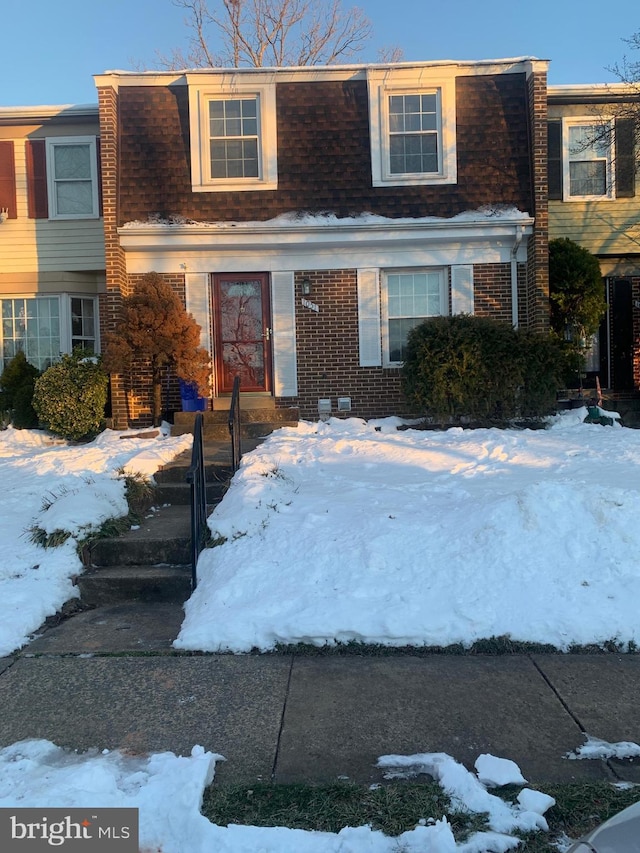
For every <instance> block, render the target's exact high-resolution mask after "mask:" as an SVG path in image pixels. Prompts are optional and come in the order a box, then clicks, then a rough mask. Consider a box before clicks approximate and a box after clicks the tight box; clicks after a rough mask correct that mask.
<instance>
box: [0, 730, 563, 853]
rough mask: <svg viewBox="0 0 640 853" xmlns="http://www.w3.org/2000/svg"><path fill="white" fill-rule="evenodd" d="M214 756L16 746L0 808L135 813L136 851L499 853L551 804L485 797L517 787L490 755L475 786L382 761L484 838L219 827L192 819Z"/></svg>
mask: <svg viewBox="0 0 640 853" xmlns="http://www.w3.org/2000/svg"><path fill="white" fill-rule="evenodd" d="M220 758H221V756H219V755H214V754H212V753H210V752H205V751H204V750H203V749H202V747H197V746H196V747H194V749H193V750H192V754H191V755H190V756H176V755H174V754H173V753H160V754H156V755H152V756H149V757H139V756H135V757H134V756H128V755H125V754H123V753H120V752H111V753H109V752H105V753H103V754H99V753H96V754H95V755H83V756H78V755H76V754H74V753H69V752H65V751H64V750H62V749H60V748H59V747H56V746H55V745H54V744H52V743H50V742H49V741H45V740H32V741H23V742H22V743H18V744H13V745H12V746H10V747H7V748H5V749H3V750H0V808H8V809H14V808H20V807H25V808H26V807H30V808H37V807H46V806H50V805H52V792H53V791H55V805H56V807H59V808H87V809H89V810H90V809H92V808H93V809H96V808H115V807H127V808H137V809H139V828H140V850H141V851H142V853H152V851H153V853H156V851H160V853H187V851H188V853H209V851H214V850H215V851H216V853H397V852H398V851H399V850H402V851H404V853H454V851H455V853H484V851H494V853H500V851H506V850H511V849H512V848H514V847H516V846H517V844H518V840H517V838H516V837H515V836H514V835H513V833H514V832H515V831H517V830H520V831H522V832H531V831H536V830H546V829H547V828H548V826H547V822H546V820H545V818H544V813H545V811H546V810H547V809H548V808H549V807H550V806H552V805H553V804H554V800H553V799H552V798H551V797H549V796H547V795H545V794H543V793H540V792H538V791H534V790H531V789H529V788H526V787H523V788H522V790H521V791H520V793H519V794H518V796H517V799H516V801H515V802H513V803H507V802H505V801H503V800H502V799H501V798H499V797H497V796H496V795H495V794H492V793H490V792H489V791H488V790H487V789H488V787H489V786H493V785H504V784H508V783H510V782H512V783H514V784H520V783H523V782H524V780H523V779H522V776H521V775H520V771H519V769H518V767H517V765H515V764H514V763H513V762H511V761H508V760H505V759H501V758H497V757H495V756H491V755H483V756H479V757H478V761H477V762H476V768H477V774H478V775H480V768H481V773H482V778H483V781H482V782H481V781H480V780H479V778H478V775H476V774H474V773H471V772H469V771H468V770H466V769H465V768H464V767H463V766H462V765H461V764H458V763H457V762H456V761H454V760H453V759H452V758H450V757H449V756H448V755H444V754H443V753H425V754H421V755H411V756H399V755H385V756H381V758H380V759H379V762H378V763H379V765H380V766H381V767H384V768H385V769H386V770H387V774H386V775H388V776H389V777H392V778H398V777H404V778H406V777H411V776H415V775H417V774H418V773H429V774H430V775H431V776H432V777H433V778H434V779H436V780H437V781H438V782H439V783H440V785H441V786H442V788H443V789H444V791H445V792H446V793H447V794H449V796H450V798H451V800H452V803H453V804H454V805H455V806H456V807H457V808H458V809H463V810H467V811H469V812H475V813H481V812H485V813H486V814H487V815H488V819H487V829H486V831H482V832H477V833H475V834H474V835H472V836H471V837H470V838H469V839H468V841H466V842H464V843H459V844H456V841H455V839H454V836H453V833H452V831H451V827H450V825H449V824H448V822H447V820H446V818H445V817H441V818H438V819H433V818H432V817H431V816H425V817H424V818H419V819H418V820H417V823H416V827H415V828H414V829H412V830H410V831H408V832H405V833H403V834H402V835H400V836H399V837H398V838H389V837H388V836H385V835H383V833H381V832H379V831H375V830H372V829H371V828H370V827H368V826H360V827H347V828H345V829H343V830H341V831H340V832H339V833H329V832H306V831H303V830H299V829H287V828H285V827H280V828H276V827H262V828H259V827H254V826H240V825H229V826H227V827H223V826H217V825H216V824H213V823H211V822H210V821H208V820H207V819H206V818H205V817H203V815H202V814H201V813H200V806H201V804H202V794H203V791H204V788H205V786H206V785H209V784H210V783H211V781H212V780H213V776H214V772H215V765H216V761H218V760H219V759H220Z"/></svg>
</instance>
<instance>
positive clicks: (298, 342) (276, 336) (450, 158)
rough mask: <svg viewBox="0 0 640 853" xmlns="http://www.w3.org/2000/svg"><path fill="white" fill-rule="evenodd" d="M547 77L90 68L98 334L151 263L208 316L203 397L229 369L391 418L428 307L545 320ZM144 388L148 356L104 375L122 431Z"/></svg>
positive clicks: (486, 67)
mask: <svg viewBox="0 0 640 853" xmlns="http://www.w3.org/2000/svg"><path fill="white" fill-rule="evenodd" d="M546 71H547V63H546V62H545V61H540V60H535V59H516V60H511V59H509V60H496V61H487V62H423V63H402V64H398V65H353V66H343V67H327V68H318V67H313V68H279V69H235V70H228V69H227V70H224V69H212V70H202V71H193V72H185V73H165V72H162V73H144V74H139V73H127V72H112V73H105V74H102V75H98V76H96V78H95V79H96V85H97V88H98V98H99V107H100V137H101V156H102V182H103V205H104V226H105V240H106V276H107V277H106V291H107V300H106V309H105V310H106V311H107V312H108V314H107V315H106V316H105V325H106V326H111V325H112V324H113V323H114V322H115V320H116V319H117V311H118V305H119V301H120V299H121V297H122V296H123V295H126V294H128V293H130V292H132V290H133V289H135V287H136V283H137V282H138V281H139V280H140V277H141V276H142V275H143V274H144V273H146V272H150V271H155V272H157V273H159V274H161V275H162V276H163V277H165V278H166V280H167V281H168V282H170V283H171V285H172V286H173V287H174V288H175V289H176V291H177V292H178V293H180V295H181V296H182V298H183V299H184V302H185V305H186V307H187V309H188V310H189V311H190V312H192V313H193V315H194V316H195V317H196V319H197V321H198V322H199V323H200V324H201V326H202V341H203V344H204V345H205V346H206V347H207V348H208V349H209V351H210V353H211V358H212V376H211V386H212V387H211V396H212V398H213V404H214V407H216V406H221V405H224V398H225V397H226V396H227V395H228V394H229V393H230V391H231V386H232V382H233V377H234V376H235V375H236V374H239V375H240V376H241V380H242V388H243V390H244V391H245V392H246V393H249V394H255V395H262V396H264V397H269V398H272V399H273V402H274V403H275V405H276V406H278V407H289V406H293V407H298V408H299V411H300V414H301V415H302V416H303V417H305V418H309V419H314V418H317V417H318V414H319V412H320V413H322V412H327V413H328V412H329V411H331V412H334V413H337V412H338V411H339V412H350V413H351V414H352V415H356V416H361V417H375V416H384V415H391V414H397V413H398V412H401V411H403V408H404V404H403V398H402V394H401V388H400V366H401V363H402V359H403V351H404V346H405V342H406V337H407V333H408V331H409V329H410V328H411V327H413V326H414V325H415V324H416V323H419V322H420V321H421V320H422V319H424V318H426V317H429V316H433V315H439V314H450V313H457V312H467V313H473V312H475V313H477V314H482V315H489V316H494V317H498V318H501V319H503V320H505V321H507V322H511V323H514V324H520V325H522V326H525V327H529V328H533V329H537V330H545V329H546V328H548V268H547V171H546V165H547V160H546V145H547V86H546ZM43 135H44V136H46V133H43ZM10 224H11V223H10ZM51 224H55V223H51ZM4 227H6V226H4V225H3V226H0V240H2V228H4ZM149 390H150V389H149V382H148V376H147V375H146V374H145V372H144V367H143V366H140V369H139V370H138V371H137V372H136V374H135V376H133V378H132V377H128V378H127V382H126V384H125V382H124V378H122V377H114V378H113V381H112V406H113V415H114V421H115V423H116V425H124V424H125V423H127V422H129V423H132V422H133V423H140V424H143V423H145V422H148V420H149V416H150V415H149V412H150V405H149V404H150V401H149ZM168 406H169V408H171V407H174V408H177V407H179V398H178V391H177V383H176V382H175V378H172V379H171V380H170V383H169V386H168Z"/></svg>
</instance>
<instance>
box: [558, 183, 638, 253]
mask: <svg viewBox="0 0 640 853" xmlns="http://www.w3.org/2000/svg"><path fill="white" fill-rule="evenodd" d="M639 223H640V200H639V199H638V198H637V197H636V198H629V199H617V200H615V201H582V202H581V201H570V202H566V201H550V202H549V239H551V240H554V239H556V238H559V237H568V238H569V239H570V240H574V241H575V242H576V243H579V244H580V245H581V246H584V248H585V249H588V250H589V251H590V252H592V253H593V254H594V255H601V254H602V255H612V254H615V255H617V254H620V255H624V254H630V253H633V254H637V253H638V252H639V251H640V225H639Z"/></svg>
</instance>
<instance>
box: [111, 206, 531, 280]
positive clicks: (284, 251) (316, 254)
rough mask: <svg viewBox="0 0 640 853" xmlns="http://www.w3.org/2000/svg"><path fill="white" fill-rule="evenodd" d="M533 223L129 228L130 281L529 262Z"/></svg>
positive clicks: (501, 219)
mask: <svg viewBox="0 0 640 853" xmlns="http://www.w3.org/2000/svg"><path fill="white" fill-rule="evenodd" d="M533 223H534V220H533V218H532V217H530V216H528V215H527V214H523V213H520V212H518V211H510V212H509V213H508V214H507V213H504V212H500V211H499V212H496V213H495V214H493V215H490V214H487V215H478V214H475V215H474V214H462V215H461V216H457V217H453V218H451V219H435V218H424V219H412V220H407V219H400V220H393V219H384V218H382V217H374V216H371V217H360V218H354V219H342V220H340V219H336V218H334V217H327V218H320V217H313V218H312V217H300V218H296V217H291V218H289V217H286V218H285V217H279V218H278V219H274V220H270V221H267V222H248V223H241V222H234V223H138V222H136V223H128V224H127V225H125V226H123V227H122V228H120V229H119V230H118V234H119V238H120V244H121V246H122V248H123V250H124V252H125V255H126V258H127V270H128V272H130V273H143V272H148V271H150V270H154V271H155V272H159V273H163V272H165V273H169V272H172V273H175V272H180V271H184V272H215V271H222V270H224V271H226V272H232V271H247V272H248V271H255V270H266V271H269V270H276V269H281V270H282V269H289V270H297V269H345V268H362V267H371V266H378V267H402V266H415V265H430V266H433V265H443V266H445V265H451V264H471V263H475V264H477V263H508V262H510V261H512V259H513V253H514V247H515V251H516V252H517V260H518V261H519V262H525V261H526V242H527V238H528V236H529V235H530V234H532V232H533Z"/></svg>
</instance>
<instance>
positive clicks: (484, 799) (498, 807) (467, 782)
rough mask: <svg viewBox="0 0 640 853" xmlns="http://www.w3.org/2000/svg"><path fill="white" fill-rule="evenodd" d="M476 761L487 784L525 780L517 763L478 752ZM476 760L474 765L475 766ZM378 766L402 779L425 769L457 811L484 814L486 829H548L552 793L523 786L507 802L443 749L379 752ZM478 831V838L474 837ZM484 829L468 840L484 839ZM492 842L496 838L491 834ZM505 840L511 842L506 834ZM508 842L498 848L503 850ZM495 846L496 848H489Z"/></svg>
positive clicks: (501, 831)
mask: <svg viewBox="0 0 640 853" xmlns="http://www.w3.org/2000/svg"><path fill="white" fill-rule="evenodd" d="M478 761H479V762H480V765H481V766H482V767H483V770H484V771H485V773H487V774H488V776H489V778H490V779H491V784H494V785H496V784H497V785H502V784H510V782H501V781H498V780H499V779H501V778H505V771H507V777H508V778H509V779H510V780H511V779H521V780H522V782H525V781H526V780H525V779H524V778H523V777H522V774H521V773H520V769H519V767H518V765H517V764H515V763H514V762H513V761H510V760H508V759H502V758H496V757H495V756H492V755H483V756H480V757H479V759H478ZM478 761H476V768H477V766H478ZM378 767H381V768H383V769H384V770H385V771H386V772H385V774H384V775H385V778H386V779H406V778H412V777H414V776H417V775H418V774H420V773H426V774H427V775H429V776H431V777H433V778H434V779H435V780H436V781H437V782H439V783H440V785H441V786H442V789H443V790H444V791H445V793H447V794H448V795H449V797H450V798H451V805H452V806H453V808H454V809H459V810H460V811H467V812H474V813H475V814H486V815H487V823H488V825H489V828H490V830H492V832H494V833H498V835H503V836H504V835H506V834H508V833H512V832H534V831H536V830H538V829H542V830H544V831H545V832H546V831H547V830H548V829H549V826H548V824H547V821H546V820H545V818H544V817H543V815H544V812H546V811H547V809H549V808H550V807H551V806H553V805H554V804H555V800H554V799H553V797H549V796H547V795H546V794H545V795H540V794H539V792H538V791H533V790H530V789H528V788H525V789H523V791H521V792H520V794H519V796H518V804H517V805H516V804H510V803H507V802H505V800H502V799H501V798H500V797H496V795H495V794H490V793H489V791H487V788H486V786H485V785H484V784H483V783H482V782H481V781H480V779H479V778H478V777H477V776H474V775H473V773H470V772H469V771H468V770H467V769H466V768H465V767H464V766H463V765H462V764H459V763H458V762H457V761H455V759H453V758H451V756H450V755H446V753H444V752H427V753H422V754H418V755H383V756H381V757H380V758H379V759H378ZM478 835H479V836H480V838H478ZM485 835H486V833H478V834H476V835H475V836H473V837H472V838H471V839H470V840H469V842H468V844H469V845H473V849H484V848H481V847H479V848H476V847H475V845H476V844H478V842H479V841H481V840H482V841H484V840H486V839H484V838H483V836H485ZM491 840H492V842H493V843H496V841H499V839H496V838H495V837H492V839H491ZM507 841H510V842H512V841H513V839H512V838H509V839H507ZM511 846H513V844H511V843H510V844H509V846H506V847H501V848H499V849H503V850H507V849H509V847H511ZM489 849H498V848H489Z"/></svg>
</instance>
